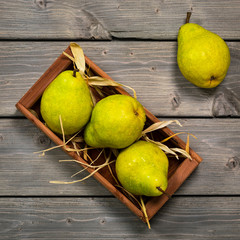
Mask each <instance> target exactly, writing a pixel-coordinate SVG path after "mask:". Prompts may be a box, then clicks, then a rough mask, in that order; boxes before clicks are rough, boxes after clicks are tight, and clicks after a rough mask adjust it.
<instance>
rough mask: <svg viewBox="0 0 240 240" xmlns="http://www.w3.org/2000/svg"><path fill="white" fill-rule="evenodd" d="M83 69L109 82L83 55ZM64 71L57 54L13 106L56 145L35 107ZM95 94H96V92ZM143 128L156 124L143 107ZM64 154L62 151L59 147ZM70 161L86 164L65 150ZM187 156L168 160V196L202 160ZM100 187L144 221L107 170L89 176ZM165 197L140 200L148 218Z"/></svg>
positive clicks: (163, 132) (163, 133) (159, 134)
mask: <svg viewBox="0 0 240 240" xmlns="http://www.w3.org/2000/svg"><path fill="white" fill-rule="evenodd" d="M65 52H66V53H68V54H69V55H71V56H72V53H71V50H70V47H68V48H67V49H66V50H65ZM85 61H86V65H87V66H86V68H88V69H90V70H91V71H92V72H93V73H94V75H99V76H101V77H104V78H108V79H111V78H110V77H109V76H108V75H107V74H106V73H105V72H104V71H103V70H102V69H100V68H99V67H98V66H97V65H96V64H95V63H93V62H92V61H91V60H90V59H89V58H88V57H87V56H85ZM67 69H73V65H72V61H71V60H70V59H69V58H67V57H66V56H65V55H63V54H61V55H60V56H59V57H58V58H57V59H56V61H55V62H54V63H53V64H52V65H51V66H50V67H49V69H48V70H47V71H46V72H45V73H44V74H43V75H42V76H41V77H40V79H39V80H38V81H37V82H36V83H35V84H34V85H33V86H32V87H31V88H30V89H29V90H28V91H27V93H26V94H25V95H24V96H23V97H22V98H21V99H20V100H19V102H18V103H17V104H16V107H17V108H18V109H19V110H20V111H21V112H22V113H23V114H24V115H25V116H26V117H27V118H28V119H29V120H31V121H32V122H33V123H34V124H35V125H36V126H37V127H38V128H40V129H41V130H42V131H43V132H44V133H45V134H46V135H47V136H48V137H49V138H50V139H51V140H52V141H53V142H55V143H56V144H57V145H62V144H63V141H62V139H61V138H60V137H59V136H57V135H56V134H55V133H53V132H52V131H51V130H50V129H49V128H47V127H46V126H45V125H44V122H43V121H42V119H41V116H40V111H39V106H40V100H41V95H42V93H43V92H44V90H45V88H46V87H47V86H48V85H49V84H50V83H51V82H52V81H53V80H54V79H55V78H56V77H57V75H58V74H60V73H61V72H62V71H64V70H67ZM104 90H105V92H106V93H107V94H116V93H120V94H125V95H129V94H128V93H127V92H126V91H125V90H124V89H123V88H121V87H104ZM96 94H97V93H96ZM29 109H33V110H35V111H36V112H37V113H38V115H39V118H37V117H36V116H35V115H34V114H32V112H31V111H29ZM145 111H146V116H147V121H146V126H148V125H151V124H152V123H155V122H159V120H158V119H157V118H156V117H155V116H154V115H153V114H152V113H151V112H149V111H148V110H147V109H146V108H145ZM153 134H154V139H155V140H156V139H157V140H161V139H164V138H166V137H168V136H171V135H173V134H174V133H173V132H172V131H171V130H170V129H169V128H168V127H165V128H163V129H160V130H157V131H154V132H153ZM167 145H169V146H171V147H179V148H182V149H185V147H186V144H185V143H184V142H183V141H182V140H181V139H180V138H179V137H178V136H175V137H173V138H171V139H170V140H169V141H168V142H167ZM62 149H63V150H64V151H65V149H64V148H62ZM98 151H99V150H97V149H95V150H91V152H90V154H91V155H92V156H94V155H95V156H96V154H98ZM66 152H67V154H69V155H70V156H71V157H72V158H74V159H76V160H77V161H79V162H82V163H86V162H85V160H84V159H83V157H82V156H78V155H77V154H76V153H75V152H69V151H66ZM190 155H191V157H192V160H190V159H187V158H180V160H177V159H176V158H175V157H174V158H171V157H170V158H169V173H168V188H167V190H166V192H167V193H168V194H170V195H172V194H174V193H175V192H176V190H177V189H178V188H179V187H180V186H181V184H182V183H183V182H184V181H185V180H186V178H187V177H188V176H189V175H190V174H191V173H192V172H193V171H194V169H195V168H196V167H197V166H198V165H199V164H200V162H201V161H202V159H201V158H200V157H199V156H198V155H197V154H196V153H195V152H194V151H193V150H192V149H191V148H190ZM103 161H104V159H103V158H100V159H99V160H98V162H97V163H96V164H100V163H101V162H103ZM111 167H112V170H113V173H114V174H115V170H114V164H112V165H111ZM87 171H89V172H90V173H91V172H92V171H93V170H92V169H90V168H87ZM93 176H94V177H95V178H96V179H97V180H98V181H99V182H100V183H101V184H102V185H103V186H105V187H106V188H107V189H108V190H109V191H110V192H111V193H112V194H113V195H114V196H115V197H116V198H118V199H119V200H120V201H121V202H122V203H123V204H125V205H126V206H127V207H128V208H129V209H130V210H131V211H132V212H134V213H135V214H136V215H137V216H138V217H139V218H141V219H142V220H143V221H145V217H144V214H143V212H142V211H141V208H140V207H139V205H138V204H137V203H136V202H134V200H133V199H131V198H130V197H129V196H128V195H127V194H126V193H124V191H122V190H121V189H120V188H118V187H116V182H115V180H114V178H113V177H112V175H111V174H110V172H109V169H108V167H105V168H103V169H101V170H100V171H99V172H97V173H95V174H94V175H93ZM168 199H169V198H168V197H167V196H166V195H161V196H159V197H146V198H144V201H145V205H146V211H147V214H148V217H149V219H151V218H152V217H153V216H154V215H155V214H156V212H157V211H158V210H159V209H160V208H161V207H162V206H163V205H164V204H165V202H166V201H168Z"/></svg>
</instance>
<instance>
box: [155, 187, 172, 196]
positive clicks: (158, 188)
mask: <svg viewBox="0 0 240 240" xmlns="http://www.w3.org/2000/svg"><path fill="white" fill-rule="evenodd" d="M157 190H158V191H160V192H162V193H163V194H165V195H166V196H167V197H168V198H171V195H170V194H168V193H167V192H165V191H164V190H162V188H161V187H157Z"/></svg>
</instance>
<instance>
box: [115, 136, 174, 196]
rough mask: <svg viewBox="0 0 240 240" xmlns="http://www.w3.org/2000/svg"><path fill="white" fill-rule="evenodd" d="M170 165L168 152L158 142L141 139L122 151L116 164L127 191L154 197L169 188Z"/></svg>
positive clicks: (119, 176)
mask: <svg viewBox="0 0 240 240" xmlns="http://www.w3.org/2000/svg"><path fill="white" fill-rule="evenodd" d="M168 165H169V162H168V158H167V156H166V154H165V153H164V152H163V151H162V150H161V149H160V148H159V147H158V146H157V145H156V144H154V143H150V142H146V141H142V140H139V141H137V142H135V143H133V144H132V145H131V146H129V147H128V148H126V149H124V150H122V151H121V152H120V154H119V155H118V157H117V160H116V165H115V166H116V174H117V177H118V179H119V181H120V183H121V184H122V186H123V187H124V188H125V189H126V190H127V191H129V192H130V193H132V194H134V195H145V196H151V197H153V196H160V195H161V194H163V193H164V192H165V190H166V188H167V185H168V178H167V176H168Z"/></svg>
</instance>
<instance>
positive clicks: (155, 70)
mask: <svg viewBox="0 0 240 240" xmlns="http://www.w3.org/2000/svg"><path fill="white" fill-rule="evenodd" d="M78 43H79V44H80V45H81V46H82V48H83V50H84V52H85V53H86V55H87V56H89V57H90V58H91V59H92V60H93V61H94V62H95V63H96V64H97V65H99V66H100V67H101V68H102V69H103V70H104V71H105V72H107V73H108V74H109V75H110V77H112V78H113V79H114V80H115V81H117V82H119V83H123V84H125V85H128V86H131V87H133V88H134V89H135V90H136V92H137V95H138V99H139V101H140V102H141V103H142V104H143V105H144V106H145V107H146V108H148V109H149V110H150V111H151V112H152V113H153V114H155V115H157V116H170V117H171V116H179V117H180V116H240V98H239V95H240V81H239V78H240V75H239V74H240V69H239V66H240V64H239V63H240V51H239V49H240V42H228V45H229V48H230V51H231V57H232V61H231V65H230V68H229V71H228V74H227V76H226V78H225V80H224V81H223V82H222V83H221V85H220V86H218V87H217V88H215V89H200V88H198V87H195V86H194V85H193V84H191V83H190V82H188V81H187V80H186V79H184V77H183V76H182V74H181V73H180V71H179V69H178V66H177V62H176V51H177V44H176V42H155V41H153V42H143V41H140V42H138V41H130V42H129V41H112V42H78ZM68 44H69V42H2V43H1V46H0V52H1V55H0V64H1V72H0V102H1V104H0V116H19V113H18V112H16V109H15V106H14V105H15V104H16V102H17V101H18V100H19V99H20V98H21V97H22V96H23V94H25V93H26V91H27V90H28V89H29V88H30V87H31V86H32V85H33V84H34V83H35V82H36V81H37V79H38V78H39V77H40V76H41V75H42V74H43V72H45V70H46V69H47V68H48V67H49V66H50V65H51V64H52V62H53V61H54V60H55V59H56V57H57V56H59V55H60V54H61V52H62V51H63V50H64V49H66V47H67V46H68Z"/></svg>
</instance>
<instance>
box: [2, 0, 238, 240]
mask: <svg viewBox="0 0 240 240" xmlns="http://www.w3.org/2000/svg"><path fill="white" fill-rule="evenodd" d="M239 9H240V1H239V0H237V1H232V0H231V1H227V0H225V1H224V0H221V1H217V0H214V1H195V0H194V1H157V0H150V1H138V0H131V1H108V0H104V1H76V0H71V1H62V0H61V1H46V0H33V1H26V0H25V1H24V0H21V1H13V0H10V1H1V2H0V23H1V24H0V39H1V40H0V41H1V44H0V53H1V54H0V64H1V71H0V103H1V104H0V183H1V184H0V233H1V234H0V239H4V240H5V239H11V240H12V239H187V240H188V239H224V240H225V239H236V240H237V239H239V235H240V185H239V182H240V119H239V117H240V97H239V95H240V67H239V66H240V51H239V49H240V11H239ZM189 10H191V11H192V12H193V15H192V18H191V21H192V22H196V23H199V24H201V25H202V26H203V27H205V28H207V29H209V30H211V31H214V32H216V33H217V34H219V35H220V36H221V37H223V38H224V39H225V40H226V42H227V44H228V46H229V48H230V52H231V65H230V68H229V72H228V74H227V76H226V78H225V80H224V81H223V82H222V84H221V85H220V86H218V87H217V88H215V89H208V90H206V89H199V88H197V87H195V86H193V85H192V84H190V83H189V82H187V81H186V80H185V79H184V78H183V77H182V75H181V73H180V71H179V70H178V67H177V63H176V51H177V42H176V37H177V31H178V28H179V27H180V26H181V24H183V23H184V20H185V16H186V12H187V11H189ZM100 40H101V41H100ZM70 41H75V42H77V43H79V44H80V45H81V46H82V47H83V49H84V52H85V53H86V55H87V56H88V57H90V58H91V59H92V60H93V61H94V62H96V63H97V64H98V65H99V66H100V67H101V68H102V69H103V70H104V71H106V72H107V73H108V74H109V75H110V76H111V77H112V78H113V79H114V80H116V81H118V82H120V83H123V84H126V85H129V86H131V87H133V88H135V90H136V91H137V95H138V99H139V101H140V102H141V103H142V104H143V105H144V106H145V107H147V108H148V109H149V110H150V111H151V112H152V113H153V114H155V115H156V116H157V117H159V119H160V120H161V119H178V120H179V121H180V122H181V123H182V124H183V127H182V128H180V127H179V126H176V125H174V124H173V125H171V126H170V128H171V129H172V130H173V131H174V132H180V131H185V132H190V133H192V134H194V135H195V136H196V137H197V139H194V138H190V146H191V147H192V148H193V149H194V150H195V151H196V152H197V153H198V154H199V155H200V156H201V157H202V158H203V162H202V163H201V164H200V165H199V167H198V168H197V169H196V171H195V172H194V173H193V174H192V175H191V176H190V177H189V178H188V179H187V180H186V182H185V183H184V184H183V185H182V186H181V188H180V189H179V190H178V191H177V192H176V194H175V195H174V196H173V198H172V199H170V200H169V201H168V202H167V204H166V205H165V206H164V207H163V208H162V209H161V210H160V211H159V212H158V213H157V215H156V216H154V217H153V219H152V220H151V226H152V229H151V230H148V229H147V227H146V225H145V224H144V223H142V222H141V221H140V220H139V219H138V218H137V217H136V216H135V215H133V214H132V213H131V212H130V211H129V210H128V209H127V208H126V207H125V206H124V205H123V204H122V203H120V202H119V201H118V200H117V199H115V198H114V197H113V196H112V195H111V194H110V193H109V192H108V191H107V190H106V189H104V188H103V187H102V186H101V185H100V184H99V183H98V182H97V181H96V180H94V179H93V178H91V179H88V180H87V181H85V182H83V183H80V184H75V185H53V184H50V183H49V181H50V180H66V181H67V180H70V176H71V175H72V174H73V173H75V172H77V171H78V170H79V169H81V167H80V166H78V165H77V164H75V163H59V162H58V161H59V160H61V159H66V158H67V159H68V156H67V155H66V154H65V153H63V152H62V150H60V149H56V150H54V151H51V152H49V153H47V154H46V155H45V156H44V157H43V156H39V154H36V153H34V152H36V151H39V150H42V149H45V148H48V147H50V146H54V144H53V143H52V142H51V141H50V140H49V139H48V138H47V137H46V136H45V135H44V134H43V133H42V132H40V131H39V130H38V129H37V128H36V127H35V126H33V125H32V123H31V122H30V121H29V120H27V119H25V118H24V117H23V115H22V114H20V113H19V112H18V111H17V110H16V108H15V104H16V102H18V100H19V99H20V98H21V97H22V95H23V94H25V92H26V91H27V90H28V89H29V88H30V87H31V86H32V85H33V84H34V83H35V82H36V80H37V79H38V78H39V77H40V76H41V75H42V73H43V72H44V71H45V70H46V69H47V68H48V67H49V66H50V65H51V63H52V62H53V61H54V60H55V59H56V57H57V56H58V55H59V54H60V53H61V52H62V51H63V50H64V49H65V48H66V47H67V46H68V45H69V42H70ZM180 136H181V138H182V139H183V140H184V141H186V135H180ZM82 176H84V174H83V175H82Z"/></svg>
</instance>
